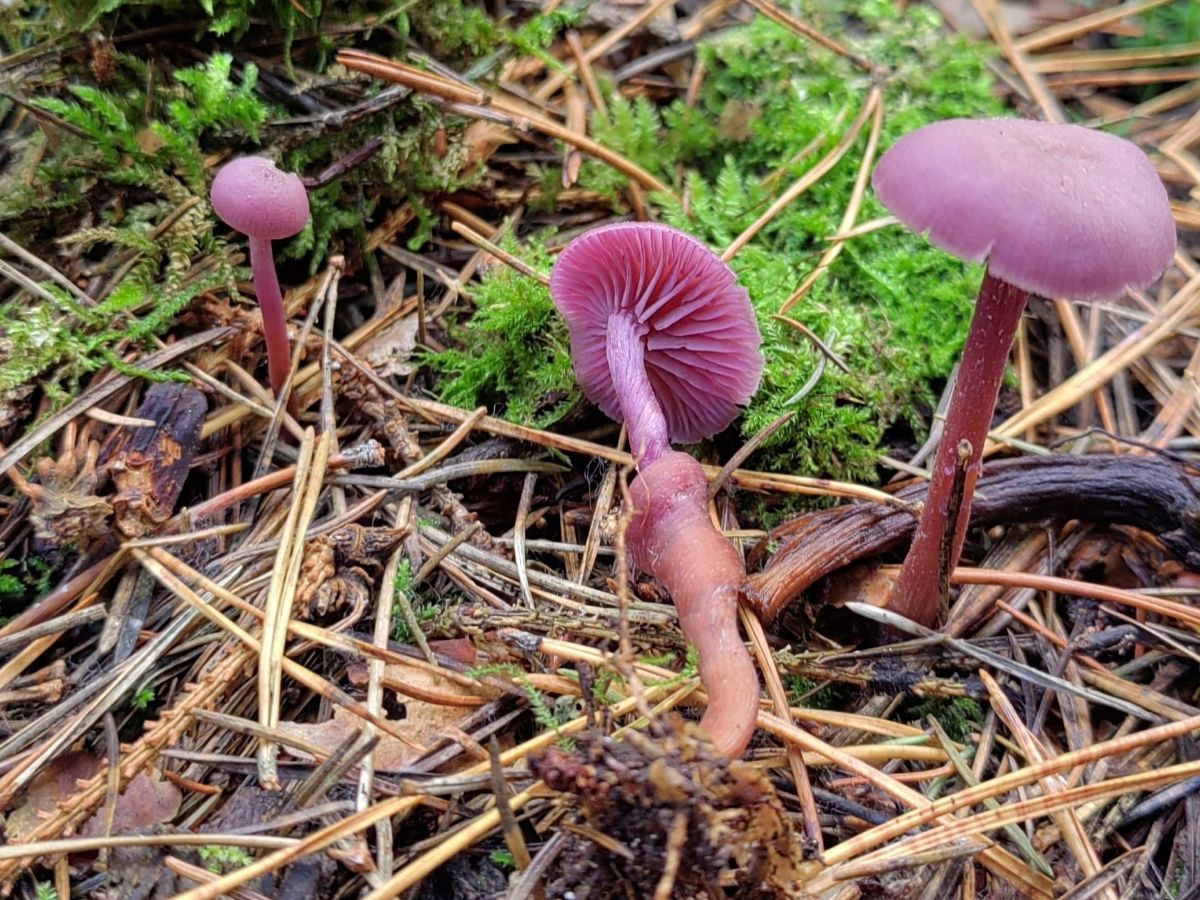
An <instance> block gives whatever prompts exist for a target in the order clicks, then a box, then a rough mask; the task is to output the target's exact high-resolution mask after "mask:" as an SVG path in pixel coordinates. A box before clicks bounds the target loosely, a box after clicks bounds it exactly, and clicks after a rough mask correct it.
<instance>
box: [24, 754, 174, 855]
mask: <svg viewBox="0 0 1200 900" xmlns="http://www.w3.org/2000/svg"><path fill="white" fill-rule="evenodd" d="M103 770H104V760H102V759H101V758H100V757H98V756H94V755H93V754H90V753H83V752H74V751H73V752H70V753H65V754H63V755H62V756H60V757H59V758H58V759H56V760H55V761H54V762H52V763H51V764H50V765H49V766H47V767H46V769H45V770H44V771H43V772H42V773H41V774H40V775H38V777H37V778H36V779H34V781H33V783H32V784H31V785H30V786H29V790H28V791H26V792H25V797H24V800H23V801H22V803H21V805H20V806H18V807H17V808H16V809H14V810H13V811H12V812H11V813H9V815H8V819H7V821H6V822H5V839H6V840H7V841H8V842H10V843H14V844H19V843H21V841H22V840H24V837H25V835H27V834H29V833H31V832H32V831H33V830H34V829H35V828H36V827H37V825H39V824H40V823H41V821H42V819H43V818H45V817H46V816H48V815H49V814H51V813H52V812H53V811H54V810H55V809H56V807H58V805H59V804H61V803H63V802H69V801H70V798H71V797H72V796H74V795H75V794H77V793H78V792H79V783H80V782H84V781H88V780H90V779H92V778H93V777H95V776H96V775H98V774H101V773H102V771H103ZM182 801H183V795H182V794H181V793H180V791H179V788H177V787H176V786H175V785H174V784H172V783H171V782H169V781H165V780H164V779H162V778H160V777H159V776H158V773H157V772H155V773H150V772H141V773H139V774H138V775H137V776H136V777H135V778H134V779H133V780H132V781H130V782H129V784H127V785H126V786H125V790H123V791H122V792H121V793H120V794H119V795H118V797H117V809H116V814H115V816H114V818H113V828H112V833H113V834H131V833H134V832H138V831H143V830H145V829H147V828H153V827H155V826H156V825H161V824H162V823H164V822H169V821H170V820H171V819H173V818H174V817H175V814H176V813H178V812H179V805H180V803H181V802H182ZM103 828H104V813H103V810H101V811H100V812H98V813H97V814H96V815H94V816H92V818H90V819H88V820H87V821H86V822H85V823H84V824H83V827H82V828H81V829H80V832H81V833H82V834H83V835H85V836H91V835H97V834H100V833H101V831H102V830H103Z"/></svg>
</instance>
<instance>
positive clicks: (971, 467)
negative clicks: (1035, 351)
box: [888, 272, 1029, 626]
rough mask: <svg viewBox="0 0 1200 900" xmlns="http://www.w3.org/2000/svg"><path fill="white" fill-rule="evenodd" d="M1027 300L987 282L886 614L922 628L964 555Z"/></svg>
mask: <svg viewBox="0 0 1200 900" xmlns="http://www.w3.org/2000/svg"><path fill="white" fill-rule="evenodd" d="M1028 299H1029V292H1028V291H1024V290H1022V289H1020V288H1018V287H1014V286H1013V285H1011V284H1009V283H1008V282H1006V281H1001V280H1000V279H999V278H994V277H993V276H992V274H991V273H990V272H988V273H987V274H985V275H984V278H983V285H982V286H981V287H980V289H979V299H978V300H977V301H976V303H975V316H974V318H972V319H971V331H970V333H969V334H968V335H967V345H966V347H964V348H963V356H962V362H961V363H960V364H959V367H958V379H957V381H956V382H955V384H954V393H953V395H952V396H951V398H950V409H949V411H948V412H947V414H946V427H945V430H944V431H943V432H942V437H941V440H940V441H938V450H937V457H936V458H935V460H934V464H933V477H932V479H931V480H930V484H929V493H928V494H927V495H926V498H925V505H924V507H923V508H922V510H921V520H920V522H919V523H918V525H917V533H916V535H915V536H914V537H913V542H912V545H911V546H910V547H909V550H908V555H907V556H906V557H905V558H904V565H903V567H902V568H901V569H900V574H899V576H898V577H897V579H896V585H895V587H894V588H893V589H892V594H891V598H890V600H889V602H888V609H890V610H892V611H893V612H897V613H900V614H901V615H903V616H907V617H908V618H910V619H912V620H914V621H916V622H920V623H921V624H922V625H925V626H932V625H933V624H934V622H935V621H936V620H937V615H938V605H939V599H940V597H941V592H942V586H941V584H940V581H941V577H942V573H943V572H944V573H947V574H948V573H949V572H950V571H951V570H953V568H954V566H955V565H956V564H957V563H958V557H959V554H960V553H961V552H962V545H963V541H964V539H965V538H966V535H967V523H968V522H969V521H970V518H971V497H972V495H973V493H974V491H975V481H976V479H978V477H979V472H980V469H981V468H982V464H981V460H982V459H983V445H984V443H985V442H986V441H987V433H988V429H989V427H991V424H992V414H993V413H994V412H995V409H996V397H997V395H998V394H999V393H1000V382H1001V380H1002V379H1003V378H1004V368H1005V366H1006V365H1007V363H1008V353H1009V350H1010V349H1011V348H1012V342H1013V337H1014V335H1016V333H1017V326H1018V325H1019V324H1020V322H1021V313H1022V312H1024V310H1025V301H1026V300H1028ZM962 441H968V442H970V445H971V458H970V462H969V463H968V466H967V471H966V481H965V484H964V486H963V492H962V503H961V504H960V506H959V509H958V517H957V519H956V521H954V522H950V521H949V520H948V519H949V514H950V503H951V494H952V493H953V486H954V474H955V469H957V468H959V467H960V465H961V463H960V462H959V460H958V447H959V444H960V443H961V442H962ZM951 528H952V529H953V533H954V540H953V542H952V543H951V544H950V558H949V559H948V560H942V559H941V558H940V557H941V556H942V555H943V551H942V548H943V547H944V543H943V536H944V535H945V534H946V533H947V529H951Z"/></svg>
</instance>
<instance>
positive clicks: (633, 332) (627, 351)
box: [605, 314, 671, 468]
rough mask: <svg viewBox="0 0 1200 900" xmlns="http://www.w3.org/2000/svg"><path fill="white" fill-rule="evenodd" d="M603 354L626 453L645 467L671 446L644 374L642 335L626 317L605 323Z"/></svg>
mask: <svg viewBox="0 0 1200 900" xmlns="http://www.w3.org/2000/svg"><path fill="white" fill-rule="evenodd" d="M605 353H606V354H607V356H608V370H609V372H610V373H612V380H613V387H614V388H615V389H616V392H617V402H618V403H620V404H621V417H622V418H624V419H625V427H626V429H628V431H629V450H630V452H631V453H632V454H633V458H634V459H636V460H637V462H638V466H639V468H641V467H644V466H648V465H650V464H651V463H652V462H654V461H655V460H656V459H659V458H660V457H662V456H664V455H665V454H666V453H668V452H669V451H670V449H671V443H670V440H669V438H668V437H667V420H666V418H665V417H664V416H663V411H662V407H661V406H659V403H658V398H657V397H656V396H655V394H654V388H653V387H652V386H651V384H650V378H649V376H648V375H647V374H646V360H645V354H644V351H643V347H642V336H641V335H640V334H638V330H637V325H636V324H635V323H634V321H633V319H632V318H631V317H630V316H627V315H621V314H618V315H614V316H612V317H611V318H610V319H609V320H608V340H607V343H606V346H605Z"/></svg>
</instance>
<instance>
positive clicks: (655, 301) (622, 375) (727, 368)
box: [550, 223, 763, 757]
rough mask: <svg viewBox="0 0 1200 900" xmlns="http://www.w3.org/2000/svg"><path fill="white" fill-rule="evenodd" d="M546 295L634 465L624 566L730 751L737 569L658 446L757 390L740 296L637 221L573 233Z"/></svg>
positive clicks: (746, 661)
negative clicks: (684, 658)
mask: <svg viewBox="0 0 1200 900" xmlns="http://www.w3.org/2000/svg"><path fill="white" fill-rule="evenodd" d="M550 292H551V294H552V295H553V297H554V303H555V305H556V306H557V307H558V309H559V311H560V312H561V313H562V314H563V317H564V318H565V319H566V321H567V327H568V328H569V329H570V332H571V355H572V357H573V359H574V361H575V372H576V374H577V375H578V377H579V380H580V383H581V384H582V385H583V389H584V391H585V392H586V393H587V395H588V397H590V398H591V399H592V400H593V402H595V403H596V404H597V405H598V406H599V407H600V408H601V409H602V410H603V411H604V412H605V413H607V414H608V415H609V416H611V417H612V418H614V419H617V420H618V421H624V422H625V424H626V427H627V429H628V432H629V446H630V448H631V449H632V452H633V455H634V458H635V459H636V460H637V463H638V471H639V474H638V477H637V478H636V479H635V480H634V482H633V484H632V485H631V486H630V494H631V498H632V502H633V514H632V518H631V521H630V525H629V532H628V540H629V548H630V552H631V554H632V556H633V561H634V564H635V565H636V566H637V567H638V568H639V569H641V570H642V571H644V572H647V573H648V574H650V575H652V576H654V577H655V578H657V579H658V581H659V582H660V583H661V584H662V585H663V586H664V587H665V588H666V589H667V590H668V591H669V592H670V594H671V597H672V599H673V600H674V601H675V607H676V609H677V610H678V612H679V623H680V628H681V630H682V631H683V636H684V637H685V638H686V639H687V640H688V641H689V642H690V643H691V644H693V645H694V646H695V647H696V649H697V650H698V651H699V654H700V679H701V681H702V682H703V684H704V688H705V690H706V691H707V693H708V709H707V711H706V712H705V714H704V718H703V720H702V721H701V723H700V724H701V726H702V727H703V728H704V730H705V731H706V733H707V734H708V736H709V737H710V738H711V739H712V741H713V743H714V745H715V746H716V747H717V749H718V750H720V751H721V752H722V753H724V754H726V755H728V756H731V757H736V756H740V755H741V753H742V751H743V750H745V748H746V745H747V744H748V743H749V741H750V737H751V735H752V734H753V733H754V721H755V718H756V716H757V711H758V696H759V686H758V673H757V671H756V670H755V667H754V662H753V660H752V659H751V658H750V654H749V653H748V652H747V650H746V646H745V644H744V643H743V642H742V640H741V638H740V636H739V635H738V626H737V604H738V595H739V592H740V590H741V588H742V586H743V584H744V583H745V580H746V571H745V567H744V565H743V564H742V561H741V557H740V556H739V555H738V553H737V551H736V550H735V549H734V548H733V546H732V545H731V544H730V543H729V541H728V540H726V539H725V537H724V535H722V534H721V532H720V531H718V530H717V529H716V528H715V527H714V526H713V524H712V521H711V519H710V518H709V515H708V509H707V501H706V488H707V482H706V480H705V477H704V470H703V469H702V468H701V467H700V464H699V463H697V462H696V461H695V460H694V459H692V458H691V457H690V456H688V455H687V454H685V453H680V452H678V451H674V450H671V448H670V445H669V441H671V440H675V441H681V442H685V443H686V442H693V441H698V440H701V439H702V438H705V437H708V436H710V435H712V434H715V433H716V432H718V431H720V430H721V429H723V428H724V427H725V426H727V425H728V424H729V423H730V422H731V421H732V420H733V418H734V417H735V416H736V415H737V413H738V411H739V408H740V407H741V406H743V405H744V404H746V403H747V402H748V401H749V399H750V397H751V395H752V394H753V393H754V391H755V389H756V388H757V387H758V380H759V377H760V376H761V374H762V367H763V359H762V354H761V353H760V352H759V349H758V348H759V345H760V344H761V342H762V339H761V337H760V335H759V332H758V324H757V322H756V320H755V318H754V311H753V310H752V309H751V306H750V298H749V296H748V295H747V294H746V291H745V289H743V288H741V287H740V286H738V284H737V281H736V277H735V276H734V274H733V272H732V270H730V268H729V267H728V266H727V265H726V264H725V263H724V262H722V261H721V259H720V258H718V257H717V256H716V255H715V254H714V253H713V252H712V251H711V250H709V249H708V248H707V247H705V246H704V244H702V243H700V241H698V240H696V239H695V238H693V237H691V236H689V235H686V234H684V233H683V232H680V231H676V230H675V229H673V228H668V227H666V226H664V225H655V224H647V223H621V224H616V225H608V226H605V227H602V228H597V229H594V230H592V231H589V232H587V233H586V234H584V235H582V236H581V237H579V238H577V239H576V240H574V241H573V242H572V243H571V244H570V245H569V246H568V247H567V248H566V250H564V251H563V253H562V255H561V256H560V257H559V259H558V262H557V263H556V264H555V266H554V272H553V274H552V276H551V278H550Z"/></svg>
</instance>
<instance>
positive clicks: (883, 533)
mask: <svg viewBox="0 0 1200 900" xmlns="http://www.w3.org/2000/svg"><path fill="white" fill-rule="evenodd" d="M927 490H928V486H927V485H926V484H924V483H922V484H918V485H912V486H910V487H907V488H905V489H904V490H902V491H900V492H899V493H898V494H897V496H898V497H900V498H901V499H903V500H906V501H908V502H909V503H918V502H921V501H923V500H924V499H925V495H926V492H927ZM1071 519H1079V520H1081V521H1085V522H1095V523H1100V524H1108V525H1131V526H1134V527H1136V528H1140V529H1142V530H1144V531H1148V532H1151V533H1152V534H1154V535H1155V536H1156V537H1157V538H1158V539H1159V540H1160V541H1161V542H1162V544H1163V546H1164V547H1165V548H1166V549H1167V550H1168V551H1169V552H1170V553H1172V554H1174V555H1175V556H1176V557H1177V558H1178V559H1179V560H1181V561H1182V562H1184V563H1185V564H1186V565H1188V566H1189V567H1192V566H1200V472H1197V471H1196V470H1193V469H1191V468H1190V467H1188V466H1186V465H1183V464H1181V463H1178V462H1174V461H1171V460H1168V459H1164V458H1161V457H1153V456H1128V455H1096V456H1051V457H1044V456H1038V457H1022V458H1019V459H1010V460H1002V461H1000V462H996V463H992V464H990V465H989V466H987V468H986V469H985V470H984V472H983V475H982V476H981V477H980V479H979V481H978V482H977V483H976V485H975V499H974V505H973V506H972V507H971V525H972V526H973V527H989V526H992V525H998V524H1011V523H1020V522H1037V521H1043V520H1052V521H1058V522H1066V521H1069V520H1071ZM915 528H916V519H915V517H914V516H913V514H912V513H911V512H909V511H907V510H903V509H898V508H896V507H892V506H883V505H879V504H873V503H860V504H855V505H853V506H841V507H837V508H836V509H830V510H821V511H819V512H815V513H810V514H808V515H804V516H800V517H799V518H797V519H793V520H792V521H791V522H788V523H786V524H784V525H781V526H780V527H779V528H776V529H775V530H774V531H773V532H771V534H770V535H768V537H767V538H766V540H765V541H763V543H762V544H760V545H759V547H757V548H756V549H755V551H754V553H753V554H752V555H751V558H750V564H751V565H753V564H755V563H756V562H758V561H760V560H761V559H762V556H763V554H764V550H765V548H766V547H767V546H768V545H769V544H770V543H772V542H780V547H779V549H778V550H777V551H776V552H775V554H774V555H773V556H772V557H771V559H770V561H769V562H768V563H767V564H766V567H765V568H764V570H763V571H761V572H758V573H757V574H755V575H752V576H751V577H750V583H751V590H750V591H749V592H748V594H747V597H746V600H747V601H748V602H749V603H750V605H751V607H752V608H753V609H754V611H755V612H756V613H758V615H759V616H760V617H761V618H762V619H763V621H765V622H769V621H771V620H772V619H774V618H775V616H777V615H778V614H779V613H780V612H781V611H782V610H783V609H784V607H786V606H787V605H788V604H789V603H791V602H792V601H793V600H796V599H797V598H799V597H800V595H801V594H802V593H803V592H804V591H805V590H807V589H808V587H809V586H811V585H812V584H814V583H816V582H817V581H819V580H820V579H822V578H825V577H827V576H828V575H831V574H833V573H834V572H836V571H837V570H839V569H842V568H844V567H846V566H848V565H850V564H851V563H854V562H857V561H859V560H862V559H865V558H867V557H872V556H878V555H879V554H881V553H885V552H887V551H889V550H892V549H894V548H896V547H899V546H902V545H903V544H904V542H905V541H907V540H909V539H910V538H911V536H912V533H913V531H914V529H915Z"/></svg>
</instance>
